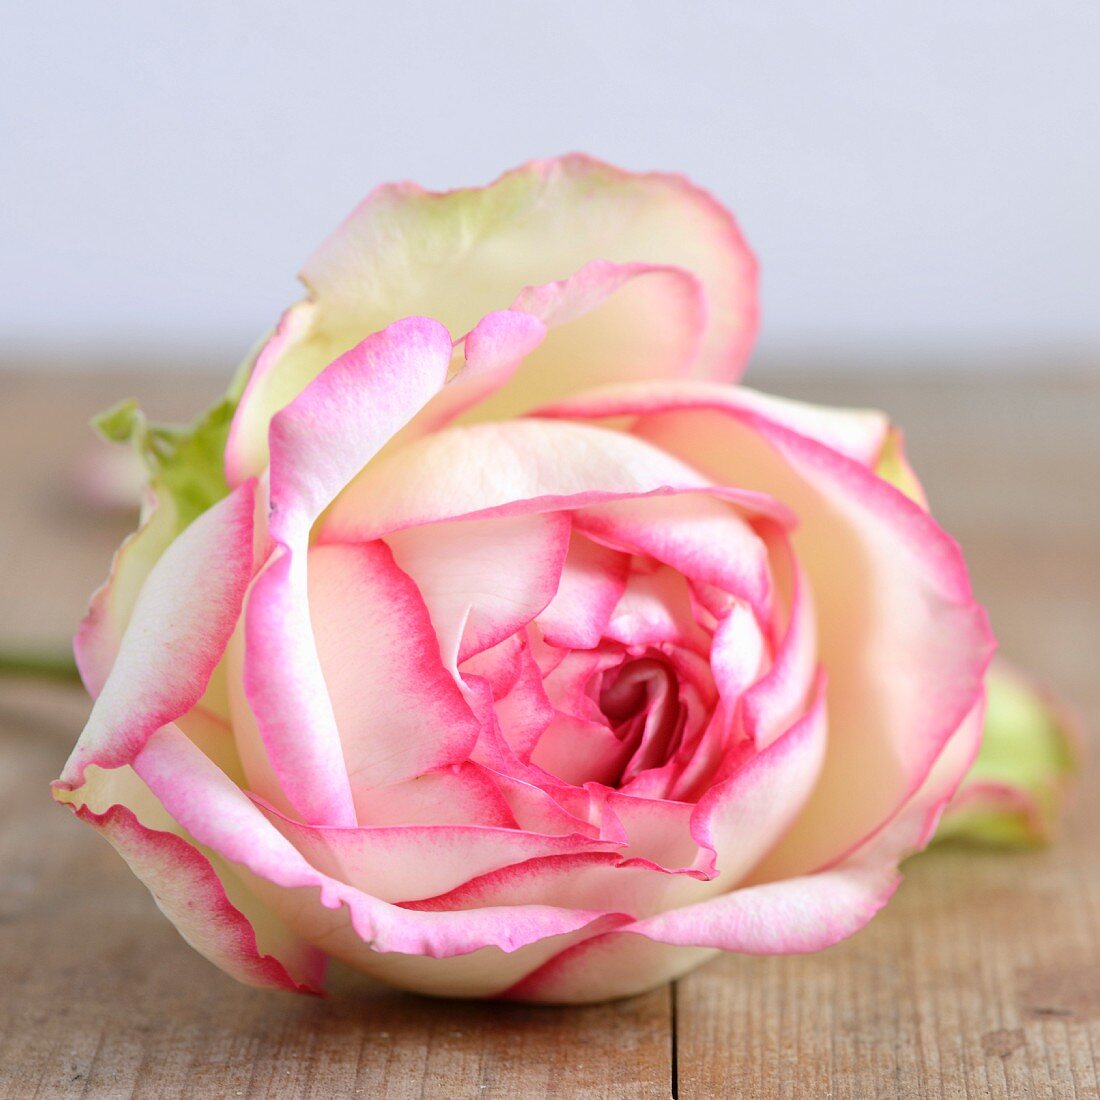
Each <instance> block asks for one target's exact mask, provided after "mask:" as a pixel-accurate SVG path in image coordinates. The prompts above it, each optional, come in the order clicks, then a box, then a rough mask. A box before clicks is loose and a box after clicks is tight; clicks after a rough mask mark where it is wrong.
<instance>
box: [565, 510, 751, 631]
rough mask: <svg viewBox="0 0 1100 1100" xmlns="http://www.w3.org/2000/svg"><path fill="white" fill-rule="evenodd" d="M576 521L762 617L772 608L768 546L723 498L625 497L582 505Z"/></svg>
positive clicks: (610, 542) (578, 525)
mask: <svg viewBox="0 0 1100 1100" xmlns="http://www.w3.org/2000/svg"><path fill="white" fill-rule="evenodd" d="M573 522H574V525H575V526H576V528H577V529H578V530H579V531H582V532H584V533H585V534H587V535H589V537H591V538H594V539H597V540H598V541H600V542H602V543H604V544H606V545H610V546H613V547H615V548H617V549H619V550H624V551H626V552H628V553H635V554H646V555H648V556H649V557H651V558H655V559H656V560H657V561H661V562H664V563H665V564H666V565H669V566H671V567H672V568H673V569H675V570H676V571H677V572H678V573H681V574H683V575H684V576H685V577H687V578H689V579H690V580H692V581H697V582H699V583H702V584H707V585H713V586H715V587H717V588H720V589H721V590H722V591H724V592H727V593H729V594H730V595H732V596H736V597H738V598H739V599H742V600H744V601H745V602H747V603H749V604H750V605H751V606H753V607H754V608H756V609H757V612H758V614H759V615H760V616H761V619H763V620H766V619H767V617H768V615H769V613H770V604H771V579H770V570H769V564H768V551H767V547H766V546H765V545H764V543H763V542H762V541H761V539H760V537H759V536H758V535H757V534H756V532H755V531H753V529H752V527H751V526H750V525H749V524H748V523H746V522H745V520H743V519H742V518H741V517H740V516H739V515H737V513H736V511H735V510H734V509H732V508H730V507H729V506H728V505H727V504H725V503H724V502H723V501H720V500H717V499H715V498H713V497H707V496H699V495H691V496H666V497H651V498H644V499H635V500H622V501H616V502H614V503H611V504H602V505H598V506H596V507H592V508H584V509H581V510H579V511H578V512H577V513H576V515H575V517H574V520H573Z"/></svg>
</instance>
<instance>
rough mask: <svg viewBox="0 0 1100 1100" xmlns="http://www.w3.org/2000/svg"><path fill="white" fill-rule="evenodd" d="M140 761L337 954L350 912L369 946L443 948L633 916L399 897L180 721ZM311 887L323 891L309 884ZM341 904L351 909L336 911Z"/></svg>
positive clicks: (142, 769)
mask: <svg viewBox="0 0 1100 1100" xmlns="http://www.w3.org/2000/svg"><path fill="white" fill-rule="evenodd" d="M134 766H135V770H136V771H137V772H138V774H139V775H140V776H141V778H142V779H143V780H144V781H145V782H146V783H147V784H148V786H149V788H150V789H151V790H152V791H153V793H154V794H155V795H156V796H157V798H158V799H159V800H160V801H161V802H162V803H163V805H164V807H165V809H166V810H167V812H168V813H169V814H171V815H172V817H173V818H174V819H175V820H176V821H178V822H179V824H180V825H181V826H182V827H183V828H185V829H186V830H187V832H188V833H189V834H190V835H191V836H192V837H194V839H195V840H196V841H197V842H198V843H199V844H201V845H204V846H206V847H207V848H210V849H211V850H212V851H214V852H215V853H217V854H218V855H219V856H221V857H224V858H225V859H226V860H228V861H229V862H230V863H232V864H234V865H236V866H238V867H240V868H241V873H242V875H244V878H245V881H246V882H247V883H248V885H249V888H250V889H252V890H253V891H254V892H255V893H257V895H258V896H259V897H260V899H261V901H263V902H264V903H265V904H266V905H267V906H269V907H270V908H271V909H272V911H273V912H275V913H276V914H277V915H278V916H280V917H281V918H282V919H283V920H284V921H285V922H286V924H287V925H288V926H289V927H290V928H291V929H292V930H293V931H294V932H295V933H297V934H298V935H299V936H301V937H302V938H303V939H305V940H307V941H308V942H311V943H317V944H321V945H323V947H324V949H325V951H326V952H327V953H329V954H334V955H337V957H342V956H341V955H340V953H339V952H338V951H337V950H335V949H334V944H333V940H332V937H333V936H334V935H335V934H336V932H337V931H338V930H339V929H340V928H342V927H344V926H345V923H346V921H347V919H348V918H350V930H351V932H353V933H354V938H355V939H356V941H357V942H358V945H359V947H360V948H363V947H364V946H367V947H369V948H370V949H371V951H373V952H390V951H395V952H400V953H402V954H411V955H429V956H432V957H433V958H445V957H449V956H452V955H463V954H467V953H470V952H473V951H477V950H479V949H481V948H484V947H495V948H498V949H500V950H501V951H503V952H513V951H517V950H519V949H520V948H522V947H525V946H527V945H529V944H534V943H536V942H538V941H540V940H543V939H546V938H548V937H553V936H562V935H568V934H570V933H574V932H578V931H580V930H582V929H586V928H590V930H591V931H592V932H595V931H598V930H603V929H604V928H606V927H607V925H608V922H610V923H611V924H612V925H614V924H618V923H622V922H623V920H624V915H623V914H621V913H617V912H615V911H614V910H613V909H611V908H610V907H603V906H599V907H597V908H596V909H592V910H583V911H582V910H578V909H571V908H567V907H562V906H556V905H552V904H550V905H544V904H539V903H537V902H535V903H531V904H524V903H520V904H519V905H518V906H512V907H502V906H490V907H487V908H481V909H476V910H470V911H466V912H460V913H434V912H419V911H414V910H413V909H411V908H401V907H397V906H394V905H392V904H390V903H388V902H383V901H380V900H379V899H378V898H374V897H372V896H371V895H369V894H366V893H364V892H363V891H361V890H357V889H355V888H354V887H352V886H349V885H348V884H346V883H343V882H340V881H339V880H337V879H334V878H333V877H332V876H330V875H326V874H324V873H323V872H322V871H319V870H318V869H317V868H315V867H313V866H311V865H310V863H309V862H308V861H307V860H306V859H305V857H304V856H303V855H302V854H301V853H300V852H299V851H298V850H297V849H296V848H295V847H294V845H293V844H291V843H290V841H289V840H287V839H286V837H284V836H283V835H282V834H281V833H280V832H279V830H278V829H276V828H275V827H274V826H273V825H272V824H271V823H270V822H269V821H268V820H267V819H266V818H265V817H264V814H263V811H262V810H261V809H260V808H259V806H257V805H256V804H255V803H253V802H252V801H251V800H250V799H249V798H248V796H247V795H246V794H245V793H244V792H243V791H241V790H240V788H239V787H237V786H236V785H235V784H234V783H232V782H231V781H230V780H229V779H228V778H227V777H226V776H225V775H224V773H222V772H221V771H220V770H219V769H218V768H217V767H216V766H215V765H214V764H213V763H212V762H211V761H210V760H208V759H207V758H206V757H204V756H203V755H202V754H201V753H200V752H199V751H198V750H197V749H196V748H195V747H194V746H193V745H192V744H191V742H190V741H188V740H187V739H186V738H185V737H184V736H183V735H182V734H180V733H179V731H178V730H175V729H174V727H171V726H167V727H164V728H163V729H161V730H159V731H158V732H157V734H156V735H154V737H153V738H151V739H150V741H149V742H148V743H147V744H146V746H145V748H144V749H143V750H142V751H141V753H140V754H139V755H138V757H137V759H136V760H135V765H134ZM310 888H312V889H314V890H318V891H319V895H318V894H313V895H312V897H310V896H308V895H306V894H303V893H302V890H307V891H308V890H310ZM314 899H315V900H314ZM340 908H344V909H346V910H347V916H345V915H344V914H341V913H333V912H331V911H332V910H338V909H340ZM363 954H365V952H363ZM357 965H358V962H357ZM513 980H516V979H513Z"/></svg>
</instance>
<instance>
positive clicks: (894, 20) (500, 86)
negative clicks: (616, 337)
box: [0, 0, 1100, 365]
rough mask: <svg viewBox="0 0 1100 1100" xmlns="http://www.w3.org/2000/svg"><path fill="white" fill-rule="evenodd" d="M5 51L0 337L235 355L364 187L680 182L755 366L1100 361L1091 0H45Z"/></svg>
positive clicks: (48, 350)
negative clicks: (720, 206)
mask: <svg viewBox="0 0 1100 1100" xmlns="http://www.w3.org/2000/svg"><path fill="white" fill-rule="evenodd" d="M3 10H4V17H3V23H2V26H3V31H2V39H3V44H2V45H0V112H2V117H0V156H2V158H3V171H2V172H0V240H2V242H3V245H2V246H3V253H4V254H3V270H4V272H5V284H6V285H5V288H4V291H3V294H2V295H0V359H2V360H4V361H8V362H11V361H17V360H18V358H19V357H20V356H30V357H32V358H33V357H40V356H51V355H53V356H57V357H65V358H68V359H70V360H73V361H76V362H89V363H91V362H95V363H97V364H98V363H102V361H103V357H104V355H116V356H117V357H118V358H119V359H120V361H121V360H132V359H135V358H138V359H140V358H143V357H144V360H145V362H147V363H156V362H160V363H165V364H169V365H171V364H179V363H187V362H195V363H198V362H200V361H201V362H202V363H204V364H207V363H210V362H212V361H218V362H221V361H222V360H223V359H224V361H225V362H226V363H229V362H231V361H233V360H235V358H236V357H237V356H238V355H239V354H240V353H241V352H242V351H243V350H244V349H245V348H247V347H248V346H249V345H250V344H251V342H252V339H253V338H254V337H255V336H256V335H258V334H259V333H260V332H261V331H262V330H264V329H265V328H267V327H268V325H269V324H271V323H272V321H273V320H274V319H275V317H276V316H277V314H278V311H279V310H280V309H281V308H282V307H283V306H284V305H286V304H288V303H289V302H290V301H292V300H294V299H295V298H296V297H297V296H298V289H297V287H296V284H295V282H294V280H293V275H294V272H295V271H296V270H297V269H298V267H299V265H300V264H301V262H302V261H303V260H304V259H305V257H306V256H307V255H308V254H309V252H310V251H311V250H312V248H313V246H314V245H315V244H316V243H317V242H319V241H320V239H321V238H322V237H323V236H324V235H325V234H326V233H327V232H328V231H329V230H330V229H331V228H332V227H333V226H334V225H335V224H336V223H337V222H338V221H339V220H340V219H341V218H342V217H343V216H344V215H345V214H346V213H347V212H348V211H349V210H350V208H351V207H352V206H353V205H354V203H355V202H356V201H357V200H358V199H359V198H360V197H361V196H362V195H363V194H364V193H365V192H366V191H367V190H368V189H369V188H370V187H371V186H372V185H374V184H375V183H377V182H380V181H383V180H386V179H392V178H412V179H416V180H418V181H420V182H421V183H424V184H426V185H429V186H438V187H443V186H454V185H459V184H467V183H477V182H485V181H487V180H489V179H490V178H492V177H493V176H495V175H496V174H497V173H498V172H499V171H500V170H502V169H503V168H505V167H508V166H511V165H513V164H515V163H518V162H520V161H522V160H525V159H527V158H529V157H532V156H545V155H549V154H552V153H556V152H563V151H566V150H571V149H583V150H587V151H589V152H592V153H595V154H597V155H600V156H602V157H605V158H607V159H610V160H614V161H617V162H619V163H622V164H624V165H625V166H627V167H631V168H651V167H652V168H665V169H674V170H681V171H684V172H687V173H688V174H689V175H691V176H693V177H694V178H695V179H696V180H697V181H698V182H700V183H702V184H703V185H705V186H707V187H709V188H710V189H711V190H713V191H715V192H716V193H717V194H718V195H719V197H721V198H722V199H723V200H725V201H726V202H727V203H729V204H730V205H731V206H732V207H733V208H734V209H735V211H736V213H737V215H738V217H739V219H740V221H741V223H742V226H743V228H744V230H745V232H746V234H747V235H748V237H749V240H750V241H751V243H752V244H753V246H754V247H755V249H756V251H757V252H758V254H759V255H760V257H761V260H762V264H763V279H764V283H763V294H764V316H763V322H764V329H763V336H762V339H761V344H762V351H763V354H764V355H765V356H771V357H786V358H787V359H788V360H789V359H791V358H795V359H798V360H799V361H802V362H805V363H807V364H812V363H813V362H826V361H827V362H829V363H835V362H836V361H837V360H838V359H842V358H846V357H847V358H849V359H850V361H852V362H866V363H875V362H900V361H910V360H913V359H917V360H920V361H925V362H930V363H933V364H935V363H943V362H956V361H958V362H962V361H963V360H964V359H965V358H966V357H968V356H978V357H985V359H986V360H987V361H988V359H989V357H990V356H991V355H994V356H996V355H1002V354H1003V355H1004V356H1006V357H1008V358H1012V359H1014V360H1022V361H1024V362H1032V363H1036V364H1038V365H1043V363H1044V362H1048V361H1051V359H1052V358H1055V357H1057V355H1060V354H1063V353H1064V354H1071V353H1072V354H1084V355H1085V356H1086V357H1089V356H1093V355H1095V353H1096V352H1097V351H1098V349H1100V306H1098V292H1100V214H1098V200H1100V3H1098V2H1097V0H1047V2H1045V3H1040V2H1015V0H950V2H940V0H907V2H905V3H901V2H893V0H885V2H867V3H847V2H842V0H841V2H836V0H778V2H777V0H768V2H756V3H747V2H733V0H716V2H700V0H696V2H693V0H675V2H668V3H664V2H661V3H658V2H645V0H631V2H624V0H585V2H581V0H554V2H545V3H534V2H530V0H494V2H489V0H453V2H447V0H436V2H434V3H422V2H417V3H412V2H408V0H393V2H391V3H385V4H382V3H374V4H370V3H362V2H352V0H330V2H323V0H322V2H317V0H313V2H310V0H299V2H296V3H260V2H258V0H188V2H183V0H157V2H155V3H154V2H149V0H119V2H99V3H90V2H85V0H34V2H32V3H10V2H9V3H6V4H5V5H4V9H3Z"/></svg>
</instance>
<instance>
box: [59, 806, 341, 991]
mask: <svg viewBox="0 0 1100 1100" xmlns="http://www.w3.org/2000/svg"><path fill="white" fill-rule="evenodd" d="M76 815H77V817H79V818H80V819H81V820H82V821H86V822H87V823H88V824H89V825H92V826H93V827H94V828H95V829H97V830H98V831H99V832H100V833H102V834H103V835H104V836H105V837H106V838H107V839H108V840H109V841H110V842H111V844H112V846H113V847H114V848H115V850H116V851H117V852H118V853H119V855H121V856H122V858H123V859H125V860H126V862H127V863H128V864H129V865H130V869H131V870H132V871H133V872H134V874H135V875H137V877H138V878H139V879H141V881H142V882H144V883H145V885H146V886H147V887H148V888H149V892H150V893H151V894H152V895H153V898H154V900H155V901H156V903H157V907H158V908H159V909H160V911H161V912H162V913H163V914H164V915H165V916H166V917H167V918H168V919H169V920H170V921H171V922H172V923H173V924H174V925H175V926H176V928H177V930H178V931H179V933H180V935H181V936H183V938H184V939H185V940H186V941H187V942H188V943H189V944H190V945H191V946H192V947H193V948H194V949H195V950H196V951H197V952H198V953H199V954H200V955H202V956H203V957H204V958H206V959H209V960H210V962H212V963H213V964H214V965H215V966H217V967H219V968H220V969H221V970H224V971H225V972H226V973H227V974H229V975H231V976H232V977H234V978H236V979H237V981H239V982H244V983H245V985H256V986H267V987H270V988H272V989H289V990H292V991H296V992H299V993H319V992H320V991H321V977H322V973H323V970H324V965H323V961H322V958H321V957H320V956H319V954H318V956H317V957H316V959H315V964H314V968H313V970H314V973H313V977H312V978H311V979H310V980H308V981H306V982H301V983H300V982H297V981H295V980H294V979H293V978H292V977H291V976H290V974H289V973H288V972H287V970H286V967H285V966H284V965H283V964H282V963H281V962H280V961H279V960H278V959H277V958H275V957H274V956H272V955H265V954H261V952H260V950H259V948H258V947H257V945H256V933H255V931H254V930H253V928H252V925H251V924H249V922H248V921H247V920H246V919H245V917H244V916H243V915H242V913H241V912H240V910H238V909H237V908H235V907H234V906H233V905H232V903H231V902H230V901H229V899H228V898H227V897H226V894H225V889H224V887H223V886H222V884H221V882H220V881H219V879H218V876H217V875H216V874H215V873H214V870H213V868H212V867H211V866H210V864H209V862H208V861H207V860H206V859H205V858H204V857H203V856H202V855H200V854H199V852H198V851H197V850H196V849H195V848H194V847H192V845H190V844H188V843H187V841H186V840H184V839H183V838H182V837H179V836H175V835H174V834H172V833H161V832H156V831H155V830H153V829H147V828H145V826H144V825H142V824H141V823H140V822H139V821H138V819H137V818H136V817H135V816H134V814H133V813H132V812H131V811H130V810H128V809H126V807H125V806H112V807H111V808H110V809H109V810H107V811H106V812H105V813H103V814H96V813H93V812H92V811H91V810H89V809H87V808H86V807H82V808H79V809H77V810H76Z"/></svg>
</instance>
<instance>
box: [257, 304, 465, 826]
mask: <svg viewBox="0 0 1100 1100" xmlns="http://www.w3.org/2000/svg"><path fill="white" fill-rule="evenodd" d="M450 355H451V341H450V336H449V334H448V333H447V331H446V330H445V329H444V328H443V327H442V326H441V325H439V324H438V323H437V322H434V321H429V320H426V319H424V318H416V317H412V318H407V319H406V320H404V321H400V322H397V323H395V324H393V325H391V326H390V327H389V328H387V329H385V330H384V331H382V332H378V333H375V334H374V335H373V336H371V337H369V338H368V339H366V340H363V341H362V342H361V343H359V344H357V345H356V346H355V347H354V348H353V349H352V350H351V351H349V352H347V353H346V354H344V355H343V356H341V357H340V358H339V359H337V360H336V361H335V362H333V363H332V364H331V366H329V367H328V368H327V369H326V370H324V371H323V372H322V373H321V374H320V375H319V376H318V377H317V378H316V379H315V380H314V381H313V382H312V384H311V385H309V386H308V388H306V389H305V390H304V391H303V392H302V393H300V394H299V395H298V397H297V398H296V399H295V400H294V401H293V402H292V403H291V404H290V405H288V406H287V407H286V408H283V409H282V410H281V411H280V412H278V413H277V415H275V417H274V418H273V419H272V421H271V430H270V450H271V466H270V505H271V515H270V530H271V534H272V537H273V538H274V539H275V540H276V542H277V543H278V545H279V549H278V550H277V552H276V556H275V558H274V560H273V561H272V562H271V563H270V564H269V565H268V567H267V568H266V569H265V570H264V572H263V573H262V574H261V575H260V577H259V578H258V579H257V581H256V584H255V586H254V587H253V590H252V593H251V595H250V598H249V601H248V608H247V614H246V630H245V654H244V669H243V678H244V690H245V695H246V696H247V700H248V704H249V707H250V709H251V711H252V713H253V714H254V716H255V719H256V723H257V726H258V728H259V732H260V735H261V738H262V742H263V747H264V749H265V751H266V755H267V757H268V759H269V760H270V763H271V766H272V768H273V769H274V772H275V775H276V776H277V778H278V783H279V786H280V787H281V789H282V791H283V792H285V795H286V798H287V799H288V800H289V803H290V805H291V806H293V808H294V810H295V811H296V812H297V813H298V814H299V815H301V817H302V818H304V819H305V820H306V821H309V822H311V823H313V824H332V825H351V824H354V822H355V813H354V807H353V804H352V796H351V789H350V786H349V783H348V778H347V774H346V772H345V770H344V761H343V757H342V753H341V744H340V737H339V733H338V730H337V726H336V719H335V716H334V714H333V708H332V704H331V702H330V700H329V698H328V694H327V688H326V685H325V678H324V675H323V673H322V669H321V664H320V661H319V658H318V656H317V653H316V649H315V646H314V644H313V640H312V634H311V624H310V615H309V607H308V592H307V584H308V582H307V575H306V574H307V571H306V556H305V552H306V546H307V540H308V538H309V533H310V528H311V526H312V524H313V522H314V521H315V520H316V518H317V516H318V515H320V513H321V512H322V511H323V510H324V509H325V508H326V507H327V506H328V505H329V503H330V502H331V501H332V499H333V498H334V497H335V496H336V494H337V493H339V492H340V490H341V489H343V487H344V486H345V485H346V484H347V483H348V482H349V481H350V480H351V479H352V477H354V476H355V475H356V474H357V473H358V472H359V471H360V470H361V469H362V468H363V466H365V465H366V464H367V462H369V460H370V459H371V458H372V457H374V455H375V454H377V452H378V451H379V450H380V449H381V448H382V447H383V446H384V445H385V444H386V443H387V442H388V440H389V439H390V438H391V437H392V436H393V435H394V434H395V432H397V431H398V430H399V429H400V428H401V427H402V426H403V425H405V424H406V423H408V421H409V420H410V419H411V418H412V417H413V416H414V415H415V414H416V413H417V412H418V411H419V410H420V409H421V408H423V406H424V405H425V403H426V402H427V401H428V400H429V399H430V398H431V397H432V396H433V395H434V394H435V393H437V392H438V391H439V389H440V387H441V386H442V385H443V382H444V379H445V377H446V373H447V368H448V365H449V362H450ZM303 731H305V732H303ZM269 797H270V796H269ZM272 800H273V801H276V800H275V799H272Z"/></svg>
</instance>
